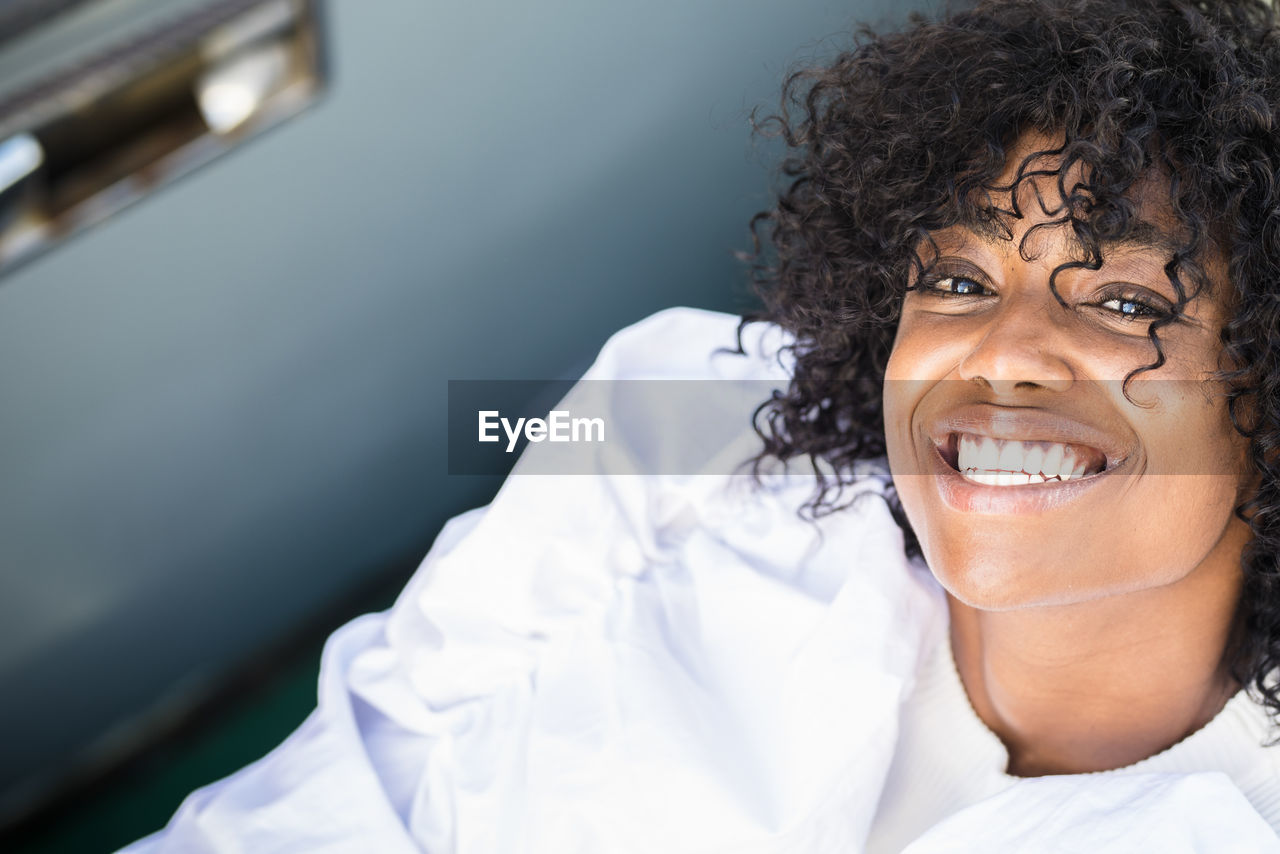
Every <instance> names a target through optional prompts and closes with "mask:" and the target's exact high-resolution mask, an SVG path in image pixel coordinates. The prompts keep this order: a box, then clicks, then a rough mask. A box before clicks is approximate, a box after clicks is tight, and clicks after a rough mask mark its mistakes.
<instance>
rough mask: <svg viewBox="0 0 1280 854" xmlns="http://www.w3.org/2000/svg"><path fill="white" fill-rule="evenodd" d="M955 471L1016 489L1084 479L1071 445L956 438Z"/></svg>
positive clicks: (1079, 456) (967, 436)
mask: <svg viewBox="0 0 1280 854" xmlns="http://www.w3.org/2000/svg"><path fill="white" fill-rule="evenodd" d="M958 444H959V451H960V453H959V457H958V460H957V462H956V468H958V469H959V470H960V473H961V474H963V475H964V476H965V477H966V478H968V479H969V480H972V481H976V482H978V483H985V484H989V485H991V486H1017V485H1021V484H1026V483H1044V482H1045V481H1047V480H1060V481H1061V480H1075V479H1076V478H1081V477H1084V472H1085V465H1086V461H1085V459H1084V458H1083V454H1082V453H1077V451H1076V449H1075V448H1073V447H1072V446H1071V445H1060V444H1058V443H1056V442H1019V441H1016V440H1013V439H992V438H990V437H988V436H973V435H970V434H967V433H963V434H961V435H960V441H959V443H958Z"/></svg>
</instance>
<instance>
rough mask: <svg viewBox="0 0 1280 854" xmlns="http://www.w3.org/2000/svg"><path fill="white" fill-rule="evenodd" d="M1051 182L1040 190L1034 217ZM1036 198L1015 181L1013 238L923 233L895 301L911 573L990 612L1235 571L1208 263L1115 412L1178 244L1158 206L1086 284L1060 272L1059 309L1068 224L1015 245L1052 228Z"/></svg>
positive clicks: (1236, 536) (899, 463)
mask: <svg viewBox="0 0 1280 854" xmlns="http://www.w3.org/2000/svg"><path fill="white" fill-rule="evenodd" d="M1014 162H1016V160H1015V161H1014ZM1006 177H1008V176H1006ZM1055 187H1056V179H1052V180H1050V181H1046V182H1044V183H1043V184H1042V185H1041V186H1039V188H1038V190H1039V192H1041V193H1042V194H1043V195H1044V198H1045V201H1046V202H1047V203H1048V206H1049V207H1050V208H1052V207H1053V206H1054V205H1053V202H1054V201H1055V200H1056V199H1057V198H1058V196H1057V191H1056V189H1055ZM1036 189H1037V188H1033V187H1032V186H1031V182H1030V181H1028V182H1025V183H1024V184H1022V185H1021V188H1020V190H1019V193H1020V197H1019V201H1020V202H1022V204H1021V210H1022V211H1023V212H1024V217H1023V218H1022V219H1020V220H1015V221H1013V222H1012V223H1011V224H1012V228H1013V235H1012V239H1011V240H1010V239H1007V238H1005V237H1002V236H1000V235H997V234H993V233H989V232H988V231H985V230H983V229H982V228H980V227H974V228H968V227H963V226H957V227H954V228H950V229H947V230H946V231H944V232H940V233H938V234H936V235H934V237H935V240H936V244H937V249H936V253H935V252H934V251H933V250H932V249H928V250H925V249H922V250H921V253H922V260H923V261H925V262H931V261H932V262H935V263H934V264H933V269H932V271H931V275H930V276H929V277H928V278H927V279H926V280H925V282H924V287H923V289H920V290H912V291H910V292H908V294H907V296H906V298H905V300H904V303H903V309H902V316H901V320H900V322H899V326H898V332H897V337H896V339H895V341H894V349H893V353H892V356H891V358H890V360H889V365H888V369H887V371H886V375H885V392H884V413H885V435H886V439H887V443H888V456H889V465H890V468H891V470H892V472H893V475H894V482H895V484H896V486H897V489H898V493H899V495H900V497H901V500H902V504H903V507H904V509H905V510H906V513H907V516H908V518H909V519H910V521H911V524H912V526H913V527H914V529H915V531H916V533H917V535H918V536H919V538H920V542H921V546H922V548H923V550H924V554H925V558H926V559H927V560H928V562H929V565H930V567H931V569H932V570H933V572H934V574H935V575H936V576H937V577H938V579H939V581H940V582H941V583H942V585H943V586H944V587H945V588H946V589H947V590H948V591H949V592H950V593H951V594H952V595H953V596H955V597H956V598H957V599H959V600H960V601H962V602H964V603H966V604H968V605H971V606H973V607H978V608H983V609H994V610H1002V609H1007V608H1018V607H1025V606H1029V605H1048V604H1068V603H1074V602H1081V601H1087V600H1091V599H1096V598H1099V597H1104V596H1111V595H1117V594H1122V593H1128V592H1132V591H1137V590H1142V589H1146V588H1151V587H1157V586H1161V585H1167V584H1171V583H1174V582H1176V581H1179V580H1181V579H1183V578H1185V577H1186V576H1188V575H1189V574H1191V573H1193V572H1195V571H1196V570H1197V569H1198V568H1201V567H1203V566H1212V567H1215V569H1214V570H1213V571H1216V572H1228V571H1230V572H1238V571H1239V551H1240V547H1241V545H1242V544H1243V543H1244V542H1245V541H1246V540H1247V536H1248V534H1247V526H1244V524H1243V523H1242V522H1240V521H1239V520H1237V519H1235V517H1234V515H1233V511H1234V508H1235V506H1236V505H1237V503H1238V502H1239V501H1240V498H1241V495H1242V490H1243V489H1245V488H1246V484H1247V483H1248V482H1249V480H1250V477H1249V471H1250V467H1249V466H1248V464H1247V457H1246V455H1245V450H1246V445H1245V442H1244V440H1243V439H1242V438H1241V437H1240V436H1239V434H1238V433H1237V432H1236V431H1235V430H1234V429H1233V428H1232V426H1231V423H1230V421H1229V419H1228V415H1227V408H1226V399H1225V396H1224V393H1223V392H1224V389H1223V388H1222V386H1221V385H1220V384H1218V383H1216V382H1214V381H1213V380H1212V378H1211V375H1212V373H1213V372H1214V371H1215V370H1217V369H1219V368H1221V367H1224V365H1222V364H1220V361H1219V360H1220V356H1221V351H1222V348H1221V344H1220V343H1219V339H1218V331H1219V329H1220V327H1221V325H1222V322H1223V320H1224V315H1225V308H1224V305H1223V302H1222V300H1223V298H1224V296H1223V295H1224V293H1225V291H1226V289H1227V288H1226V282H1225V276H1224V274H1223V268H1222V265H1221V264H1220V263H1208V264H1206V267H1207V270H1208V272H1209V275H1210V278H1211V280H1212V282H1213V289H1212V290H1213V292H1209V290H1206V291H1204V292H1202V293H1201V294H1200V295H1199V296H1198V297H1197V298H1195V299H1193V300H1192V301H1191V302H1190V303H1189V304H1188V305H1187V306H1186V309H1185V316H1184V317H1182V318H1181V319H1179V320H1177V321H1175V322H1174V323H1171V324H1169V325H1167V326H1164V327H1162V328H1161V329H1160V330H1159V337H1160V340H1161V341H1162V342H1163V349H1164V353H1165V356H1166V359H1167V361H1166V363H1165V364H1164V365H1163V366H1161V367H1160V368H1158V369H1154V370H1149V371H1146V372H1143V373H1140V374H1138V375H1137V376H1136V377H1134V379H1133V380H1132V381H1131V382H1130V383H1129V384H1128V386H1127V389H1128V397H1126V395H1125V388H1126V387H1125V386H1124V384H1123V381H1124V378H1125V377H1126V376H1127V375H1128V374H1129V373H1130V372H1131V371H1132V370H1133V369H1134V368H1137V367H1140V366H1143V365H1147V364H1150V363H1152V362H1154V361H1155V359H1156V350H1155V347H1154V345H1153V344H1152V342H1151V340H1150V338H1149V337H1148V328H1149V326H1150V325H1151V322H1152V320H1153V319H1155V318H1156V317H1158V316H1160V315H1161V314H1162V313H1166V312H1167V310H1168V308H1169V307H1170V306H1171V305H1173V303H1174V302H1175V301H1176V297H1177V295H1176V292H1175V290H1174V288H1173V286H1172V284H1171V283H1170V282H1169V280H1168V277H1167V275H1166V274H1165V271H1164V268H1165V264H1166V262H1167V261H1168V260H1169V258H1170V252H1171V249H1170V246H1171V245H1172V240H1173V238H1174V237H1175V236H1176V235H1172V234H1168V233H1165V232H1163V231H1162V230H1161V223H1162V221H1163V222H1168V218H1167V216H1163V217H1162V213H1163V212H1162V210H1161V209H1160V206H1158V205H1145V206H1142V205H1140V213H1141V215H1142V216H1143V218H1144V219H1146V220H1147V221H1148V222H1149V223H1150V224H1151V225H1150V228H1148V229H1144V230H1142V231H1140V232H1139V237H1140V238H1141V239H1135V240H1132V241H1129V242H1126V243H1123V244H1117V245H1112V246H1107V247H1104V248H1103V258H1104V264H1103V266H1102V268H1101V269H1099V270H1096V271H1092V270H1085V269H1075V270H1067V271H1064V272H1062V273H1060V274H1059V275H1058V276H1057V279H1056V280H1055V283H1056V287H1057V291H1058V296H1059V297H1061V300H1062V303H1065V305H1064V304H1062V303H1059V301H1058V299H1056V298H1055V297H1054V294H1053V293H1052V292H1051V291H1050V288H1049V277H1050V274H1051V272H1052V271H1053V270H1054V269H1055V268H1057V267H1058V266H1059V265H1060V264H1063V263H1064V262H1067V261H1070V260H1072V259H1076V258H1079V257H1080V250H1079V247H1078V245H1077V244H1076V243H1075V242H1074V241H1073V238H1072V232H1071V230H1070V227H1069V226H1066V227H1061V226H1050V227H1045V228H1041V229H1037V230H1036V231H1034V232H1033V233H1031V235H1030V236H1029V237H1028V238H1027V240H1026V241H1025V242H1024V241H1023V238H1024V236H1025V235H1027V233H1028V230H1029V229H1032V228H1034V227H1035V226H1036V225H1037V224H1039V223H1043V222H1047V221H1048V220H1050V219H1052V218H1053V217H1049V216H1046V215H1044V213H1043V208H1042V206H1041V205H1040V204H1039V203H1038V202H1037V201H1036V200H1035V196H1034V192H1035V190H1036ZM1023 194H1025V196H1024V195H1023ZM1003 206H1004V205H1002V207H1003ZM1019 247H1022V249H1023V252H1024V253H1025V256H1026V257H1024V255H1023V254H1020V253H1019ZM1028 257H1029V258H1030V260H1026V258H1028ZM1205 571H1208V570H1205Z"/></svg>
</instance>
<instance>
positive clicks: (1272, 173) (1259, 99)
mask: <svg viewBox="0 0 1280 854" xmlns="http://www.w3.org/2000/svg"><path fill="white" fill-rule="evenodd" d="M761 126H762V127H765V128H767V129H772V131H773V132H775V133H777V134H778V135H779V136H781V137H782V139H783V140H784V141H785V143H786V145H787V156H786V158H785V159H784V161H783V164H782V167H781V173H782V175H783V176H784V178H785V186H784V187H783V188H782V190H781V191H780V193H779V198H778V200H777V203H776V205H775V206H773V207H772V208H771V209H769V210H767V211H764V212H762V213H760V214H757V215H756V217H755V219H753V220H752V234H753V236H754V239H755V251H754V253H753V254H751V255H750V256H748V257H749V258H750V259H751V260H752V271H753V276H752V278H753V281H754V285H755V290H756V292H757V293H758V295H759V297H760V299H761V302H762V305H763V307H762V308H761V309H760V310H758V311H756V312H754V313H751V314H748V315H747V316H746V317H745V318H744V319H743V321H742V326H740V327H739V340H740V341H741V333H742V329H743V327H745V326H746V325H747V324H749V323H753V322H757V321H769V322H772V323H775V324H778V325H779V326H781V327H782V328H784V329H785V330H787V331H789V332H790V333H791V334H792V335H793V336H794V344H792V345H791V346H790V347H789V350H790V353H791V355H792V357H793V358H794V366H795V367H794V375H793V378H792V380H791V382H790V384H789V387H788V388H787V389H786V391H785V392H778V393H775V395H774V397H773V399H771V400H769V401H767V402H765V403H764V404H763V405H762V406H761V407H760V408H759V409H758V410H757V412H756V414H755V426H756V430H757V432H758V433H760V435H761V438H762V439H763V440H764V450H763V451H762V453H761V454H760V455H759V456H758V457H757V458H755V460H753V464H754V466H755V470H756V472H757V474H758V473H759V471H760V469H761V465H762V464H763V463H764V461H766V460H768V459H781V460H784V461H785V460H789V459H793V458H802V459H808V460H809V461H810V462H812V463H813V464H814V467H815V469H816V470H817V471H818V472H819V473H818V481H817V487H816V490H815V494H814V495H813V497H812V500H811V501H810V503H809V504H808V505H806V507H805V511H806V512H807V513H809V514H811V515H814V516H819V515H824V514H827V513H831V512H834V511H836V510H838V509H840V508H842V507H843V506H845V502H844V501H843V498H842V497H843V496H844V495H845V494H846V492H845V489H846V487H848V486H849V485H851V484H852V483H853V482H854V480H855V479H856V477H857V475H856V474H855V463H857V462H859V461H864V460H870V459H877V458H881V457H883V456H884V455H885V431H884V423H883V411H882V394H883V384H884V373H885V366H886V363H887V361H888V359H889V354H890V350H891V349H892V345H893V340H894V334H895V331H896V328H897V321H898V316H899V311H900V308H901V305H902V300H903V297H904V294H905V293H906V291H907V289H908V287H909V283H910V282H912V281H915V280H918V279H919V277H920V276H921V275H922V274H924V273H926V272H927V270H925V269H923V267H922V262H921V260H920V258H921V253H920V249H919V248H920V246H921V245H922V244H925V243H926V242H927V241H928V240H929V235H930V234H932V233H934V232H936V231H938V230H941V229H944V228H947V227H949V226H951V225H955V224H957V223H961V222H973V221H975V220H982V219H984V218H985V219H986V220H987V221H992V222H995V223H996V224H998V223H999V222H1000V221H1002V218H1004V219H1003V221H1004V222H1005V223H1006V224H1007V221H1008V220H1007V217H1009V216H1011V215H1012V216H1016V215H1017V213H1018V212H1017V211H1016V210H1015V211H1008V210H1004V211H1002V210H1000V209H999V208H997V207H996V206H995V205H994V204H993V203H992V201H991V200H992V199H993V198H1009V197H1011V196H1012V197H1015V198H1016V193H1010V192H1009V191H1010V190H1011V189H1015V188H1016V187H1017V185H1018V184H1019V183H1020V182H1022V181H1024V180H1027V179H1028V178H1031V177H1033V176H1045V175H1046V173H1045V171H1044V170H1043V169H1042V168H1039V167H1040V166H1042V165H1043V163H1045V162H1046V160H1045V158H1044V157H1040V158H1038V159H1034V155H1032V156H1029V157H1027V158H1025V159H1023V160H1022V161H1021V164H1020V167H1019V168H1018V169H1017V173H1016V177H1015V178H1014V180H1013V183H1012V184H1010V183H1009V182H1008V180H1007V179H1006V181H1005V183H1004V184H1003V185H1001V184H999V181H1000V176H1001V175H1002V173H1004V172H1005V170H1006V168H1007V166H1008V158H1009V153H1010V152H1011V151H1012V150H1014V149H1015V146H1016V144H1017V142H1018V140H1020V139H1025V138H1026V135H1027V134H1028V133H1033V132H1034V133H1037V134H1042V135H1045V137H1046V138H1052V139H1055V140H1057V141H1058V144H1057V146H1056V147H1054V148H1053V149H1052V150H1051V151H1047V152H1043V151H1042V152H1037V154H1040V155H1044V154H1048V155H1052V156H1053V160H1052V162H1055V164H1060V165H1059V166H1058V168H1056V169H1055V170H1054V171H1051V172H1049V173H1047V174H1048V176H1049V177H1053V176H1054V173H1055V172H1056V177H1057V180H1058V189H1059V192H1060V194H1061V196H1062V199H1063V200H1064V201H1063V204H1062V206H1061V207H1060V208H1059V210H1058V211H1057V213H1058V215H1059V216H1060V220H1058V221H1059V222H1061V223H1063V224H1066V225H1067V226H1069V227H1070V228H1071V229H1072V230H1073V232H1074V234H1075V236H1076V238H1077V239H1078V241H1079V244H1080V246H1082V247H1083V248H1084V253H1085V258H1084V259H1083V260H1081V261H1077V262H1073V264H1078V265H1081V266H1087V267H1090V268H1091V269H1097V268H1098V267H1099V266H1100V265H1101V247H1102V246H1104V245H1106V244H1107V243H1109V242H1110V241H1112V240H1115V239H1116V238H1118V237H1123V236H1124V235H1125V234H1126V233H1127V232H1128V230H1129V229H1130V228H1132V227H1133V226H1134V224H1135V222H1136V221H1137V217H1136V216H1135V210H1134V207H1135V202H1134V201H1133V199H1134V197H1135V195H1136V194H1137V191H1138V190H1139V189H1140V187H1141V185H1142V182H1144V181H1146V182H1149V181H1151V180H1152V179H1153V178H1154V179H1156V180H1158V181H1159V183H1160V185H1161V186H1162V187H1164V188H1165V189H1167V192H1168V200H1169V203H1170V206H1171V210H1172V212H1173V214H1174V216H1175V217H1176V218H1177V220H1178V221H1179V222H1180V224H1181V226H1182V236H1183V237H1185V241H1184V243H1183V245H1182V246H1181V247H1180V248H1178V249H1177V251H1175V252H1174V253H1173V257H1172V259H1171V260H1170V262H1169V264H1168V265H1167V266H1166V269H1165V272H1166V273H1167V275H1168V276H1169V279H1170V281H1171V283H1172V285H1173V287H1174V289H1175V292H1176V293H1177V294H1178V297H1179V301H1178V304H1177V306H1176V307H1175V310H1174V313H1173V316H1172V317H1171V318H1168V319H1166V320H1165V321H1163V322H1162V321H1157V322H1156V323H1153V324H1152V325H1151V329H1150V333H1149V334H1150V338H1151V341H1152V344H1153V345H1154V350H1153V352H1154V354H1155V355H1154V358H1153V361H1152V363H1151V364H1149V365H1145V366H1140V367H1138V368H1137V369H1135V373H1136V372H1139V371H1142V370H1149V369H1152V368H1157V367H1159V366H1160V365H1162V364H1163V363H1164V351H1163V350H1162V349H1161V342H1160V338H1159V330H1160V327H1161V326H1162V325H1165V324H1166V323H1167V322H1170V321H1171V320H1172V319H1174V318H1176V317H1177V316H1179V315H1180V314H1181V312H1182V311H1183V309H1184V308H1185V306H1186V304H1187V302H1188V301H1189V300H1190V299H1191V297H1193V296H1194V295H1195V293H1196V291H1197V290H1198V289H1199V288H1200V287H1202V286H1203V285H1204V282H1205V276H1204V274H1203V271H1202V269H1201V267H1200V266H1199V265H1198V260H1199V259H1202V258H1203V257H1205V253H1206V252H1207V251H1208V250H1210V249H1212V250H1215V251H1217V252H1219V253H1221V255H1222V257H1224V258H1225V259H1226V260H1227V272H1228V278H1229V279H1230V283H1231V286H1232V288H1233V293H1232V294H1231V295H1230V297H1229V298H1228V303H1229V306H1230V312H1231V314H1232V316H1231V317H1230V318H1229V320H1228V321H1227V322H1226V323H1225V324H1224V326H1223V328H1222V330H1221V341H1222V344H1223V348H1224V353H1225V355H1226V357H1227V361H1226V364H1229V365H1234V366H1238V367H1237V368H1235V369H1233V370H1230V371H1224V372H1223V374H1222V377H1223V379H1224V380H1226V382H1227V388H1228V389H1229V394H1228V401H1229V404H1230V414H1231V418H1232V423H1233V424H1234V425H1235V428H1236V430H1238V431H1239V432H1240V433H1241V434H1242V435H1243V436H1245V437H1246V438H1247V439H1248V444H1249V452H1250V457H1251V459H1252V462H1253V465H1254V466H1256V468H1257V473H1258V477H1259V481H1260V486H1259V488H1258V490H1257V492H1256V494H1255V495H1253V496H1252V497H1251V498H1250V500H1248V501H1246V502H1245V503H1243V504H1242V505H1240V506H1239V507H1237V508H1236V513H1237V515H1238V516H1240V518H1242V519H1244V520H1245V521H1247V522H1248V524H1249V525H1250V526H1251V528H1252V532H1253V540H1252V542H1251V543H1250V545H1249V546H1248V548H1247V549H1246V551H1245V553H1244V555H1243V558H1242V561H1243V572H1244V585H1243V590H1242V595H1241V601H1240V605H1239V607H1238V610H1237V614H1236V620H1235V624H1234V631H1233V640H1232V642H1231V643H1230V644H1229V648H1228V650H1227V653H1226V656H1227V657H1226V658H1225V659H1224V660H1225V661H1226V663H1227V664H1228V665H1229V667H1230V670H1231V672H1232V673H1233V675H1234V676H1235V678H1236V679H1237V680H1238V681H1239V682H1240V683H1241V684H1243V685H1245V686H1249V687H1250V688H1251V689H1252V690H1253V691H1254V692H1255V693H1256V695H1257V696H1258V697H1259V699H1260V700H1261V702H1262V703H1263V704H1264V705H1265V706H1266V707H1267V710H1268V712H1269V713H1270V715H1271V716H1272V718H1273V720H1275V719H1277V718H1278V717H1280V681H1278V679H1277V672H1278V668H1280V33H1278V32H1277V23H1276V15H1275V12H1274V10H1273V9H1272V7H1271V6H1270V5H1269V4H1268V3H1266V2H1262V0H1205V2H1185V1H1184V0H988V2H980V3H978V4H977V5H976V6H973V7H971V8H964V9H958V10H953V11H951V12H949V13H948V14H946V15H944V16H943V17H942V18H941V19H939V20H930V19H926V18H924V17H921V16H915V17H913V18H912V19H911V21H910V23H909V25H908V26H907V27H906V28H905V29H903V30H901V31H898V32H892V33H887V34H876V33H875V32H873V31H871V30H869V29H864V30H862V31H860V32H859V34H858V36H857V42H856V44H855V46H854V47H853V48H852V49H851V50H849V51H847V52H844V53H842V54H840V55H839V56H838V57H837V58H836V59H835V60H834V61H833V62H831V63H830V64H829V65H826V66H825V67H822V68H819V69H816V70H812V69H811V70H804V71H800V72H796V73H794V74H793V75H791V76H790V77H789V78H788V79H787V82H786V85H785V87H784V95H783V101H782V108H781V110H780V111H779V114H778V115H775V116H771V117H770V118H769V119H767V120H765V121H764V122H762V123H761ZM1002 193H1003V194H1004V195H1003V196H1001V194H1002ZM924 254H925V256H926V257H927V255H928V253H924ZM1064 266H1070V265H1064ZM1051 285H1052V280H1051ZM1055 293H1056V291H1055ZM1132 376H1133V374H1132V373H1131V374H1130V377H1132ZM824 470H825V471H826V472H827V473H826V474H825V475H824V474H822V473H821V472H822V471H824ZM886 497H887V498H888V499H889V502H890V506H891V508H892V509H893V511H894V516H895V518H896V519H897V520H898V523H899V524H900V525H901V526H902V528H903V530H904V532H905V533H906V535H907V548H908V551H909V553H913V554H917V555H918V554H919V544H918V542H917V541H916V539H915V537H914V535H913V534H912V533H911V530H910V525H909V523H908V522H907V519H906V516H905V514H904V513H903V512H902V507H901V505H900V503H899V502H898V500H897V496H896V493H895V492H894V491H893V489H892V487H890V488H889V490H888V492H887V496H886Z"/></svg>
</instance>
